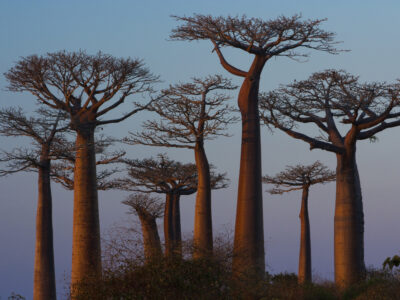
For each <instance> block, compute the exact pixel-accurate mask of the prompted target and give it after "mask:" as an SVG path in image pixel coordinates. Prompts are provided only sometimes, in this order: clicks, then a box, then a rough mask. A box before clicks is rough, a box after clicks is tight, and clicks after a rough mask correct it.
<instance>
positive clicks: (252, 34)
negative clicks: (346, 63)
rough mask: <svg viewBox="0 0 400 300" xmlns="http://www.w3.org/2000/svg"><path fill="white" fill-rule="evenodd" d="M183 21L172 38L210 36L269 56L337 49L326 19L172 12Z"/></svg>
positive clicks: (219, 44)
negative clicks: (307, 50)
mask: <svg viewBox="0 0 400 300" xmlns="http://www.w3.org/2000/svg"><path fill="white" fill-rule="evenodd" d="M173 18H174V19H175V20H177V21H181V22H183V24H182V25H180V26H178V27H177V28H175V29H173V30H172V34H171V35H170V37H171V39H173V40H181V41H183V40H185V41H195V40H210V41H212V42H213V43H214V45H215V46H216V47H220V46H222V47H225V46H230V47H234V48H238V49H241V50H244V51H246V52H249V53H251V54H256V55H262V56H267V57H268V58H270V57H273V56H287V57H291V58H295V57H298V56H307V54H306V53H300V52H297V51H294V49H295V48H299V47H302V48H308V49H315V50H320V51H326V52H329V53H337V52H338V50H337V49H335V47H334V45H335V44H337V42H334V40H333V39H334V33H332V32H328V31H325V30H323V29H321V28H320V24H321V23H322V22H324V21H325V19H320V20H319V19H317V20H301V15H294V16H292V17H284V16H280V17H278V18H276V19H273V20H268V21H265V20H263V19H260V18H247V17H246V16H245V15H243V16H241V17H239V16H236V17H232V16H228V17H222V16H219V17H213V16H211V15H200V14H195V15H194V16H193V17H179V16H173Z"/></svg>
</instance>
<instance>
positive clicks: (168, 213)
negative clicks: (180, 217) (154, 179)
mask: <svg viewBox="0 0 400 300" xmlns="http://www.w3.org/2000/svg"><path fill="white" fill-rule="evenodd" d="M172 198H173V195H172V193H169V194H166V195H165V210H164V239H165V257H172V256H173V253H174V245H173V243H174V227H173V224H172V203H173V199H172Z"/></svg>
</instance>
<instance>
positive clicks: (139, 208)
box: [122, 193, 164, 219]
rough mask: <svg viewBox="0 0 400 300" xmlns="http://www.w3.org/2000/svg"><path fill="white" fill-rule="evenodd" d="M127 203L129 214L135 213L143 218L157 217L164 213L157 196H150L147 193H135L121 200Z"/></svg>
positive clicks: (162, 205)
mask: <svg viewBox="0 0 400 300" xmlns="http://www.w3.org/2000/svg"><path fill="white" fill-rule="evenodd" d="M122 203H123V204H125V205H128V206H129V208H130V210H129V213H130V214H135V215H138V216H140V217H144V218H151V219H157V218H161V217H162V216H163V214H164V204H163V203H162V202H161V201H160V199H159V198H155V197H151V196H150V195H148V194H141V193H135V194H132V195H129V197H128V198H127V199H126V200H124V201H122Z"/></svg>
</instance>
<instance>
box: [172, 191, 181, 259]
mask: <svg viewBox="0 0 400 300" xmlns="http://www.w3.org/2000/svg"><path fill="white" fill-rule="evenodd" d="M172 227H173V232H174V234H173V236H174V243H173V245H174V246H173V247H174V255H175V256H176V257H177V258H180V257H182V230H181V209H180V195H179V194H178V193H175V194H174V195H173V197H172Z"/></svg>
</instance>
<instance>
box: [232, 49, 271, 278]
mask: <svg viewBox="0 0 400 300" xmlns="http://www.w3.org/2000/svg"><path fill="white" fill-rule="evenodd" d="M264 63H265V61H264V58H260V57H256V58H255V59H254V62H253V65H252V67H251V69H250V71H249V74H250V75H248V76H247V77H246V78H245V80H244V82H243V85H242V87H241V89H240V92H239V99H238V104H239V108H240V112H241V116H242V147H241V157H240V172H239V187H238V201H237V210H236V224H235V240H234V257H233V271H234V273H235V275H236V276H238V275H239V276H240V275H241V274H244V273H254V274H256V276H258V277H262V276H263V275H264V273H265V257H264V225H263V203H262V188H261V142H260V119H259V112H258V90H259V81H260V74H261V71H262V68H263V66H264Z"/></svg>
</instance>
